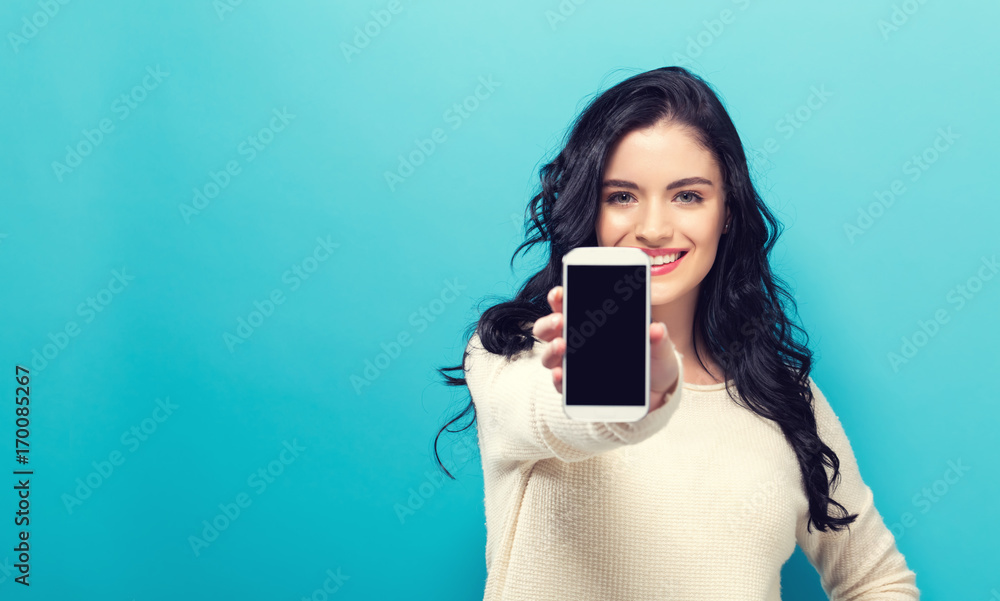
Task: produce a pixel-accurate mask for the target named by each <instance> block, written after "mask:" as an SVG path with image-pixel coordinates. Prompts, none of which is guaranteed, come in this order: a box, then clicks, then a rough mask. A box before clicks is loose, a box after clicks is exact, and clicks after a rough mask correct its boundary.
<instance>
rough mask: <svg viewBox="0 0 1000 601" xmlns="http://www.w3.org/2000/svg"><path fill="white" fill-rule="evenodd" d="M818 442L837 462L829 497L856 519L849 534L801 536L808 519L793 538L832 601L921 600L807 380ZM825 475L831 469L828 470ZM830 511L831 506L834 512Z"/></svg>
mask: <svg viewBox="0 0 1000 601" xmlns="http://www.w3.org/2000/svg"><path fill="white" fill-rule="evenodd" d="M810 386H812V390H813V396H814V399H815V400H814V403H813V407H814V410H815V413H816V427H817V431H818V433H819V435H820V438H821V439H822V440H823V442H825V443H826V444H827V446H829V447H830V448H831V449H833V451H834V452H835V453H836V454H837V458H838V459H839V460H840V479H839V480H838V485H837V487H836V488H832V487H831V493H830V494H831V497H833V499H834V500H835V501H837V502H838V503H840V504H841V505H843V506H844V508H846V509H847V511H848V512H849V513H851V514H855V513H856V514H858V517H857V518H856V519H855V520H854V522H852V523H851V525H850V532H848V530H846V529H844V530H841V531H840V532H833V531H827V532H820V531H819V530H818V529H816V527H815V525H813V526H812V531H811V532H809V533H807V532H806V520H807V518H808V516H805V517H803V518H802V519H800V520H799V524H798V529H797V532H796V539H797V541H798V543H799V546H800V547H802V551H803V552H804V553H805V555H806V557H808V558H809V561H810V562H811V563H812V565H813V566H814V567H815V568H816V571H817V572H819V574H820V582H821V584H822V586H823V590H824V591H826V594H827V595H828V596H829V597H830V599H831V601H838V600H843V599H851V600H852V601H876V600H878V601H889V600H898V601H904V600H905V601H912V600H915V599H919V598H920V591H919V590H918V589H917V586H916V574H915V573H914V572H913V571H912V570H910V569H909V568H908V567H907V565H906V559H905V558H904V557H903V554H902V553H900V552H899V550H898V549H897V548H896V539H895V537H894V536H893V534H892V532H891V531H890V530H889V529H888V528H887V527H886V525H885V523H884V521H883V520H882V516H881V515H880V514H879V512H878V510H877V509H876V508H875V503H874V497H873V495H872V490H871V488H869V487H868V486H867V485H866V484H865V483H864V481H863V480H862V478H861V473H860V472H859V470H858V463H857V460H856V458H855V456H854V452H853V450H852V449H851V444H850V442H849V441H848V439H847V435H846V433H845V432H844V428H843V426H842V425H841V423H840V420H839V419H838V418H837V415H836V414H835V413H834V412H833V409H832V408H831V407H830V404H829V403H828V402H827V400H826V397H825V396H823V393H822V392H820V390H819V387H818V386H816V383H815V382H813V381H812V379H811V378H810ZM827 473H828V474H829V473H831V470H829V469H827ZM834 509H835V508H834Z"/></svg>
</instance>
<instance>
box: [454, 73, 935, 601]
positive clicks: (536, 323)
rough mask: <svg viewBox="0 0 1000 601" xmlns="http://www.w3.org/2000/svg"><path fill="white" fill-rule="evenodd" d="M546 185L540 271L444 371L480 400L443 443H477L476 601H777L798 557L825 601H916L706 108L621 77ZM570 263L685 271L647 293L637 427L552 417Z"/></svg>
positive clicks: (770, 234) (676, 77)
mask: <svg viewBox="0 0 1000 601" xmlns="http://www.w3.org/2000/svg"><path fill="white" fill-rule="evenodd" d="M540 175H541V191H540V193H539V194H538V195H536V196H535V197H534V198H533V199H532V201H531V203H530V207H529V208H530V211H531V228H530V230H529V231H533V232H534V235H533V236H532V237H531V238H529V239H528V240H527V241H526V242H525V243H524V244H522V245H521V246H520V247H518V249H517V250H516V251H515V253H514V254H515V256H516V255H517V253H518V252H519V251H521V250H522V249H524V248H527V247H528V246H530V245H532V244H537V243H542V242H548V243H549V255H548V257H549V260H548V263H547V265H545V267H543V268H542V269H541V270H540V271H539V272H538V273H536V274H535V275H534V276H533V277H531V278H530V279H529V280H528V281H527V282H526V283H525V284H524V286H523V287H522V288H521V289H520V291H519V292H518V293H517V295H516V296H515V297H514V298H513V299H512V300H510V301H507V302H503V303H500V304H498V305H496V306H493V307H491V308H489V309H488V310H486V311H485V312H484V313H483V314H482V316H481V318H480V319H479V320H478V323H477V324H475V325H476V327H475V332H473V333H472V334H471V337H470V340H469V343H468V346H467V348H466V352H465V355H464V357H463V363H462V365H459V366H456V367H452V368H443V369H442V370H440V371H441V373H442V374H444V372H445V371H453V370H459V369H461V370H463V371H464V375H465V377H464V378H455V377H452V376H449V375H447V374H444V375H445V378H446V379H447V380H448V383H449V384H451V385H457V386H468V388H469V392H470V395H471V400H470V403H469V406H467V407H466V408H465V410H464V411H463V412H461V413H460V414H459V415H458V416H457V417H455V418H454V419H452V420H451V421H449V422H448V424H451V423H453V422H455V421H456V420H458V419H460V418H461V417H463V416H465V415H468V414H469V413H470V412H471V413H472V414H473V420H472V422H470V424H469V426H471V425H472V423H473V422H475V421H477V420H478V422H479V428H478V442H479V448H480V452H481V455H482V467H483V474H484V482H485V512H486V528H487V542H486V565H487V570H488V578H487V581H486V591H485V600H486V601H492V600H500V599H504V600H522V599H523V600H531V601H542V600H547V599H560V600H585V599H594V600H597V599H600V600H609V599H628V600H648V599H683V600H685V601H694V600H699V599H706V600H707V599H712V600H713V601H718V600H723V599H731V600H733V601H736V600H739V601H747V600H751V599H754V600H756V599H759V600H771V601H777V600H779V599H780V589H781V582H780V580H781V568H782V565H783V564H784V563H785V562H786V561H787V560H788V558H789V557H790V556H791V554H792V552H793V551H794V550H795V546H796V544H798V545H799V546H800V547H801V548H802V550H803V551H804V553H805V555H806V556H807V557H808V558H809V561H810V562H811V563H812V565H813V566H815V568H816V569H817V571H818V572H819V575H820V582H821V585H822V587H823V589H824V590H825V591H826V593H827V594H828V595H829V596H830V598H831V599H835V600H836V599H848V598H850V599H852V600H853V601H865V600H868V601H874V600H876V599H877V600H880V601H882V600H886V599H900V600H901V599H918V598H919V591H918V589H917V587H916V576H915V574H914V572H913V571H911V570H910V569H908V567H907V565H906V561H905V559H904V557H903V555H902V554H901V553H900V552H899V551H898V549H897V547H896V542H895V539H894V538H893V535H892V533H891V532H890V531H889V530H888V529H887V528H886V526H885V524H884V522H883V520H882V517H881V515H880V514H879V512H878V511H877V509H876V508H875V505H874V499H873V497H872V491H871V489H870V488H869V487H868V486H867V485H866V484H865V482H864V481H863V480H862V478H861V474H860V473H859V470H858V464H857V461H856V460H855V457H854V454H853V452H852V449H851V445H850V443H849V441H848V439H847V436H846V435H845V433H844V429H843V427H842V426H841V424H840V421H839V420H838V418H837V416H836V414H835V413H834V411H833V410H832V408H831V406H830V404H829V403H828V402H827V400H826V398H825V397H824V396H823V394H822V392H821V391H820V389H819V388H818V386H817V385H816V383H815V381H813V379H812V377H811V376H810V369H811V364H812V359H811V356H812V353H811V351H810V350H809V348H808V346H807V344H808V335H806V336H805V340H806V342H802V343H800V342H798V341H796V340H795V339H794V337H793V332H795V331H798V332H801V333H802V334H805V332H804V331H803V330H802V329H801V328H799V327H798V326H796V325H795V324H794V323H793V321H792V320H791V319H789V317H788V316H787V315H786V305H787V308H788V309H789V310H790V311H795V309H796V306H795V301H794V299H793V298H792V296H791V295H790V294H789V293H788V292H787V290H786V289H785V286H784V284H783V282H782V280H781V279H780V278H778V277H776V276H775V275H773V274H772V272H771V269H770V266H769V264H768V255H769V253H770V251H771V249H772V247H773V246H774V244H775V241H776V238H777V236H778V235H779V234H780V230H779V229H778V228H779V224H778V222H777V221H776V220H775V218H774V216H773V215H772V214H771V213H770V212H769V210H768V209H767V207H766V206H765V205H764V203H763V201H762V200H761V198H760V196H759V195H758V193H757V192H756V190H755V189H754V186H753V183H752V182H751V179H750V175H749V172H748V168H747V159H746V155H745V153H744V150H743V146H742V143H741V141H740V138H739V135H738V134H737V132H736V128H735V127H734V125H733V123H732V121H731V119H730V118H729V115H728V114H727V113H726V110H725V109H724V107H723V105H722V104H721V102H720V101H719V99H718V98H717V97H716V95H715V93H714V92H713V91H712V89H711V88H710V87H709V86H708V85H707V84H706V83H705V82H704V81H703V80H702V79H700V78H698V77H697V76H695V75H693V74H691V73H689V72H688V71H686V70H685V69H682V68H679V67H666V68H662V69H656V70H653V71H649V72H646V73H642V74H639V75H636V76H634V77H631V78H629V79H627V80H625V81H623V82H621V83H619V84H618V85H616V86H614V87H612V88H611V89H609V90H607V91H606V92H604V93H603V94H601V95H600V96H598V97H597V98H596V99H594V100H593V102H591V103H590V105H589V106H588V107H587V108H586V109H585V110H584V111H583V113H582V114H581V115H580V116H579V118H578V119H577V121H576V122H575V124H574V126H573V128H572V131H571V133H570V135H569V139H568V141H567V143H566V145H565V148H563V150H562V151H561V152H560V153H559V155H558V156H557V157H556V158H555V160H553V161H552V162H551V163H548V164H547V165H545V166H544V167H542V169H541V171H540ZM578 246H633V247H637V248H640V249H642V250H644V251H645V252H647V253H648V254H650V255H651V257H653V258H652V261H653V263H654V265H655V264H657V263H660V262H676V265H675V266H674V267H673V268H672V269H669V270H666V269H660V270H655V271H654V275H653V276H652V278H651V280H652V294H651V296H652V305H653V307H652V312H653V320H654V322H658V323H654V325H653V326H652V327H651V329H650V343H651V348H652V350H651V366H652V370H653V372H652V376H651V399H652V401H651V403H652V405H651V408H650V411H649V413H648V414H647V415H646V416H645V417H643V418H642V419H641V420H638V421H636V422H628V423H590V422H583V421H575V420H571V419H569V418H567V417H566V415H565V414H564V413H563V410H562V397H561V390H562V389H561V386H562V379H561V378H562V373H561V372H562V368H561V364H562V354H563V352H564V351H565V349H566V343H565V341H564V340H563V339H562V338H561V332H562V322H561V317H562V316H561V312H562V289H561V287H560V286H559V284H560V280H561V276H562V257H563V255H565V254H566V253H567V252H569V251H570V250H571V249H573V248H576V247H578ZM657 271H662V272H665V273H660V274H656V272H657ZM448 424H445V426H444V427H443V428H442V430H444V429H446V428H447V426H448ZM467 427H468V426H466V428H467ZM463 429H464V428H463ZM440 434H441V432H440V431H439V432H438V436H440ZM436 442H437V439H435V453H436ZM438 462H439V463H440V458H439V459H438ZM442 468H443V465H442ZM827 468H830V469H829V470H827ZM445 471H446V473H447V470H445ZM448 475H449V476H451V474H450V473H448Z"/></svg>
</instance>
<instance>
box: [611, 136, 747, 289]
mask: <svg viewBox="0 0 1000 601" xmlns="http://www.w3.org/2000/svg"><path fill="white" fill-rule="evenodd" d="M728 216H729V209H728V208H727V207H726V206H725V198H724V195H723V191H722V172H721V171H720V169H719V165H718V163H717V162H716V161H715V158H714V157H713V156H712V153H710V152H709V151H708V150H706V149H704V148H702V147H701V146H700V145H699V144H698V142H697V140H696V139H695V138H694V137H693V135H692V133H691V131H690V130H689V129H687V128H686V127H685V126H683V125H678V124H675V123H670V122H661V123H659V124H657V125H654V126H652V127H649V128H647V129H641V130H635V131H633V132H630V133H628V134H626V135H625V136H624V137H623V138H622V139H621V140H620V141H619V142H618V144H616V145H615V146H613V147H612V148H611V153H610V155H609V157H608V160H607V164H606V165H605V167H604V181H603V188H602V190H601V205H600V210H599V213H598V217H597V244H598V246H634V247H637V248H640V249H643V250H644V251H646V252H647V254H651V255H657V254H663V252H664V251H667V252H668V253H674V256H676V253H677V252H678V251H686V252H685V254H683V255H682V257H681V258H680V259H679V261H678V262H677V263H676V264H674V265H672V266H670V265H667V266H665V267H657V266H656V263H657V260H655V259H654V260H653V265H654V266H653V269H652V272H651V279H652V282H653V285H652V289H651V291H650V292H651V301H652V304H653V305H661V304H666V303H669V302H672V301H674V300H676V299H678V298H681V297H682V296H685V295H687V294H689V293H694V294H695V295H697V291H698V288H699V285H700V284H701V281H702V279H704V277H705V275H706V274H708V271H709V269H711V267H712V264H713V263H714V262H715V254H716V250H717V249H718V246H719V237H720V236H721V235H722V231H723V228H724V226H725V223H726V219H727V218H728ZM670 258H672V257H671V256H670V255H669V254H668V255H667V259H668V260H669V259H670Z"/></svg>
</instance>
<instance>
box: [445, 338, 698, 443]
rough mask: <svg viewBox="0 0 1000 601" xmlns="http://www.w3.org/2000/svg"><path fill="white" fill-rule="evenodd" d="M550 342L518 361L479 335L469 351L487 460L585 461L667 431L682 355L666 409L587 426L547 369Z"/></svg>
mask: <svg viewBox="0 0 1000 601" xmlns="http://www.w3.org/2000/svg"><path fill="white" fill-rule="evenodd" d="M548 344H550V343H548V342H543V341H537V340H536V341H535V344H534V346H533V347H532V348H531V349H529V350H526V351H522V352H521V353H519V354H517V355H514V356H513V357H512V358H511V359H510V360H509V361H508V360H507V358H506V357H505V356H504V355H500V354H494V353H491V352H489V351H487V350H486V349H485V348H483V346H482V343H481V341H480V340H479V335H478V333H475V334H473V335H472V338H471V339H470V340H469V344H468V346H467V349H466V351H467V353H468V356H467V357H466V359H465V361H466V363H465V377H466V382H467V383H468V387H469V393H470V394H471V396H472V401H473V404H474V405H475V409H476V416H477V420H478V422H479V432H480V444H482V445H483V449H482V452H483V454H484V457H485V456H486V455H492V456H494V457H497V458H500V459H506V460H512V461H529V462H530V461H536V460H540V459H545V458H549V457H556V458H558V459H561V460H562V461H567V462H572V461H583V460H584V459H587V458H589V457H592V456H594V455H597V454H599V453H603V452H606V451H609V450H612V449H614V448H616V447H620V446H623V445H628V444H635V443H638V442H641V441H643V440H645V439H646V438H648V437H649V436H651V435H653V434H654V433H655V432H656V431H658V430H659V429H660V428H662V427H663V426H664V424H666V423H667V421H668V420H669V419H670V417H671V416H672V415H673V414H674V412H675V411H676V410H677V406H678V404H679V403H680V400H681V393H682V390H683V385H682V384H683V382H684V372H683V363H682V361H681V358H682V355H681V354H680V353H678V352H677V350H676V349H675V350H674V358H675V359H676V361H677V366H678V370H679V373H678V381H677V385H676V387H675V389H674V392H673V393H671V394H670V395H668V396H667V398H666V402H665V403H664V405H662V406H660V407H658V408H657V409H655V410H653V411H650V412H649V413H647V414H646V415H645V416H643V417H642V419H639V420H637V421H634V422H587V421H581V420H575V419H570V418H569V417H567V415H566V413H565V412H564V411H563V405H562V394H560V393H559V391H557V390H556V388H555V385H554V384H553V383H552V371H551V370H550V369H549V368H547V367H545V366H544V365H543V364H542V355H543V353H544V350H545V348H546V347H547V345H548Z"/></svg>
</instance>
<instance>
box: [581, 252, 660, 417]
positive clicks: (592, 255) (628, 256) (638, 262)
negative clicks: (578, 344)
mask: <svg viewBox="0 0 1000 601" xmlns="http://www.w3.org/2000/svg"><path fill="white" fill-rule="evenodd" d="M570 265H624V266H636V267H640V266H645V268H646V285H645V287H644V288H645V296H646V303H645V304H646V319H645V324H646V326H645V329H646V333H645V337H644V340H645V353H644V354H645V363H646V365H645V370H644V371H645V376H644V377H645V385H644V386H643V390H644V391H645V395H644V397H645V402H644V404H643V405H570V404H567V402H566V400H567V397H566V392H567V391H566V379H567V376H570V374H569V373H568V372H567V371H566V361H567V358H568V353H563V360H562V373H563V386H562V406H563V412H564V413H565V414H566V416H567V417H569V418H570V419H575V420H581V421H600V422H633V421H637V420H640V419H642V418H643V417H645V416H646V414H648V413H649V379H650V373H649V326H650V320H651V319H652V315H651V313H652V309H651V307H650V294H651V292H650V289H651V288H652V281H651V279H650V278H651V274H650V270H651V266H652V263H651V261H650V258H649V255H647V254H646V253H644V252H642V251H641V250H640V249H638V248H634V247H620V246H581V247H577V248H574V249H572V250H570V251H569V252H568V253H566V254H565V255H563V258H562V272H563V273H562V281H563V311H564V314H563V320H562V322H563V327H562V330H563V331H562V337H563V340H564V341H565V340H568V338H567V336H568V333H569V331H568V328H569V319H568V318H567V316H566V314H565V311H566V309H567V308H568V307H569V303H568V300H569V298H570V295H571V294H572V290H571V286H569V285H568V284H569V279H568V278H569V266H570Z"/></svg>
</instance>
